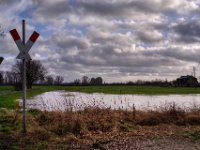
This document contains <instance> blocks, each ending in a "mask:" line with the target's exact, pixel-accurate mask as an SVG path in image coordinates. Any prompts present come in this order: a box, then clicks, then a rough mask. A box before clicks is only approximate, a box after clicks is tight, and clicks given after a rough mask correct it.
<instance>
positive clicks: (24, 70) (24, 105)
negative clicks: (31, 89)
mask: <svg viewBox="0 0 200 150" xmlns="http://www.w3.org/2000/svg"><path fill="white" fill-rule="evenodd" d="M25 36H26V35H25V20H22V41H23V44H24V45H25V42H26V37H25ZM22 61H23V96H22V99H23V118H22V119H23V121H22V127H23V130H22V132H23V133H26V59H25V58H24V59H23V60H22Z"/></svg>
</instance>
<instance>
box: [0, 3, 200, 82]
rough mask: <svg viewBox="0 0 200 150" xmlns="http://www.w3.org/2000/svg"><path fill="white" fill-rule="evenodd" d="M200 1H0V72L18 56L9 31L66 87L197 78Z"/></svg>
mask: <svg viewBox="0 0 200 150" xmlns="http://www.w3.org/2000/svg"><path fill="white" fill-rule="evenodd" d="M199 7H200V0H0V25H1V28H2V29H3V30H4V31H5V35H6V36H5V37H4V38H0V56H3V57H4V58H5V60H4V62H3V63H2V65H1V67H0V70H1V71H2V70H4V71H7V70H10V69H11V66H12V65H13V64H14V62H15V60H16V56H17V55H18V53H19V51H18V49H17V47H16V45H15V43H14V42H13V40H12V38H11V36H10V34H9V30H11V29H13V28H17V30H18V32H20V34H21V20H22V19H25V20H26V23H27V26H26V30H27V39H28V37H29V36H30V35H31V34H32V32H33V31H34V30H36V31H37V32H39V33H40V34H41V36H40V37H39V39H38V41H37V43H36V44H35V45H34V46H33V47H32V49H31V50H30V55H31V57H32V59H35V60H40V61H41V62H42V63H43V65H44V66H45V67H46V68H47V69H48V72H49V74H51V75H62V76H64V77H65V81H67V82H68V81H73V80H74V79H76V78H81V77H82V76H83V75H87V76H88V77H97V76H101V77H103V78H104V80H105V81H107V82H112V81H122V82H125V81H128V80H137V79H145V80H151V79H168V80H171V79H174V78H176V77H178V76H180V75H187V74H191V72H192V67H193V66H195V67H196V70H197V74H198V76H200V71H198V70H200V68H199V67H198V64H199V62H200V43H199V41H200V8H199Z"/></svg>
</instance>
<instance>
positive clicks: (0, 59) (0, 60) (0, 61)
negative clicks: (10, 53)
mask: <svg viewBox="0 0 200 150" xmlns="http://www.w3.org/2000/svg"><path fill="white" fill-rule="evenodd" d="M3 59H4V58H3V57H0V65H1V63H2V61H3Z"/></svg>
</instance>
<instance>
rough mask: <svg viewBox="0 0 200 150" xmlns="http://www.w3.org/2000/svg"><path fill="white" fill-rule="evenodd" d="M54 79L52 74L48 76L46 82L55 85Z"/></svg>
mask: <svg viewBox="0 0 200 150" xmlns="http://www.w3.org/2000/svg"><path fill="white" fill-rule="evenodd" d="M53 83H54V79H53V77H52V76H51V75H48V76H46V84H48V85H53Z"/></svg>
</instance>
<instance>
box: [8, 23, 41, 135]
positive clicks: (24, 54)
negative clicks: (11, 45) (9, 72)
mask: <svg viewBox="0 0 200 150" xmlns="http://www.w3.org/2000/svg"><path fill="white" fill-rule="evenodd" d="M10 34H11V36H12V38H13V39H14V41H15V44H16V45H17V47H18V49H19V51H20V53H19V55H18V56H17V59H22V62H23V78H22V79H23V96H22V99H23V116H22V117H23V118H22V128H23V130H22V132H23V133H26V60H30V59H31V56H30V55H29V53H28V52H29V51H30V49H31V47H32V46H33V44H34V43H35V41H36V40H37V38H38V37H39V33H37V32H36V31H34V32H33V33H32V35H31V37H30V38H29V40H28V41H27V43H26V42H25V41H26V39H25V20H22V40H21V38H20V36H19V34H18V32H17V30H16V29H13V30H11V31H10Z"/></svg>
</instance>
